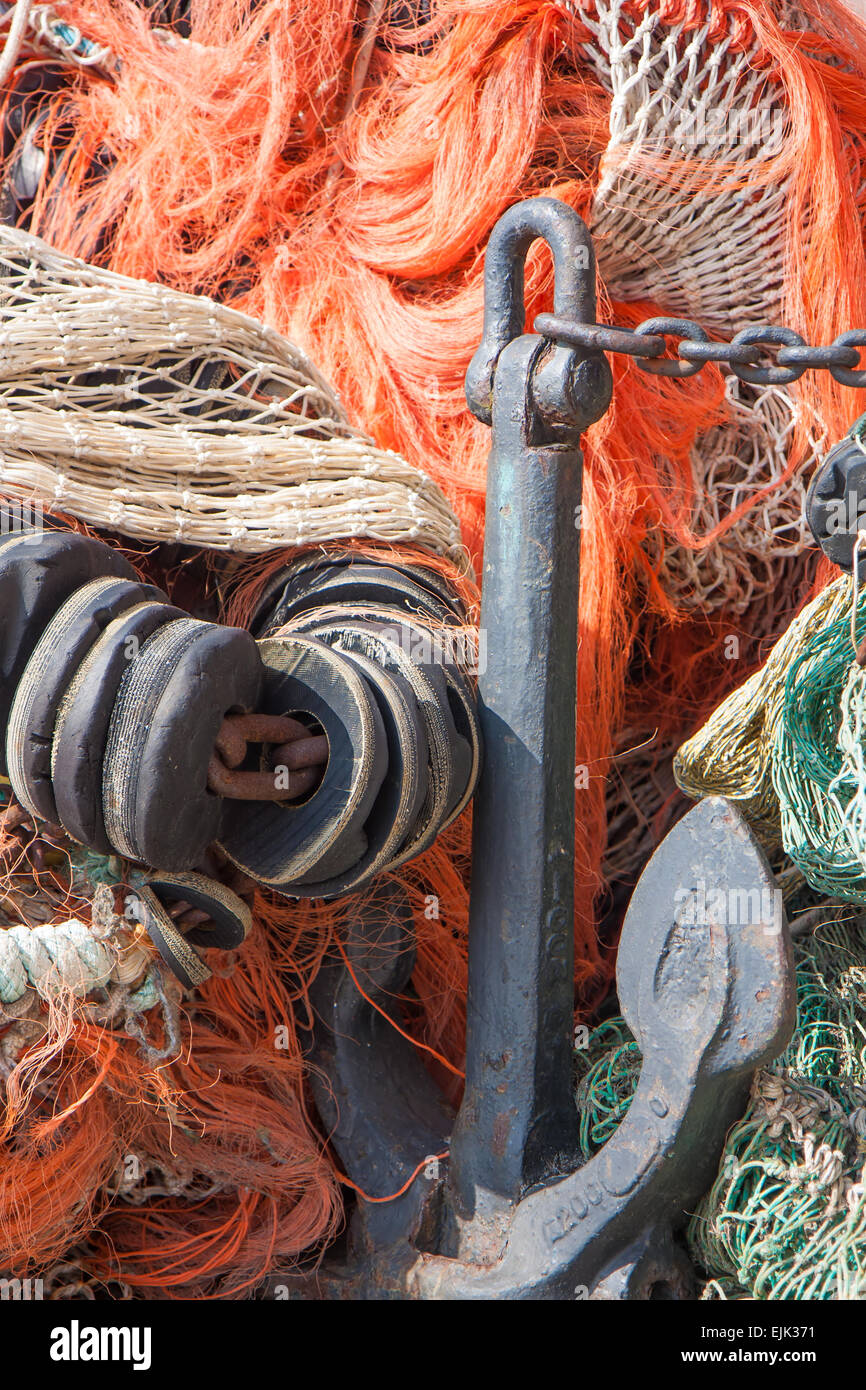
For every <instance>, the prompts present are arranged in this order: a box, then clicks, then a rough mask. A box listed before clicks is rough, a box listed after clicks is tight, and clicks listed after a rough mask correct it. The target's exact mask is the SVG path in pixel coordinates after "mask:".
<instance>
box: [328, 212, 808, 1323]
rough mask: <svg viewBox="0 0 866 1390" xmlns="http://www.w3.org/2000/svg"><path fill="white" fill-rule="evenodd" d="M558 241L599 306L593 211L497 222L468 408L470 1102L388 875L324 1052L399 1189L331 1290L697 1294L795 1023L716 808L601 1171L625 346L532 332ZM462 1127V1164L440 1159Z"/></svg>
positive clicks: (642, 965) (664, 941)
mask: <svg viewBox="0 0 866 1390" xmlns="http://www.w3.org/2000/svg"><path fill="white" fill-rule="evenodd" d="M537 238H543V239H544V240H546V241H547V242H548V244H549V245H550V247H551V250H552V252H553V256H554V265H555V271H556V283H555V308H556V312H557V313H558V314H563V313H566V314H569V315H571V316H573V317H576V318H579V319H580V320H581V321H582V322H588V323H591V322H593V321H594V317H595V270H594V258H593V253H592V247H591V243H590V240H589V236H588V233H587V231H586V228H585V226H584V224H583V223H582V222H581V220H580V218H579V217H578V216H577V215H576V214H575V213H574V212H573V211H572V210H571V209H570V208H568V207H566V206H565V205H563V204H560V203H558V202H556V201H554V200H552V199H547V198H540V199H534V200H531V201H530V202H527V203H524V204H520V205H518V206H516V207H513V208H511V209H510V210H509V211H508V212H507V213H506V214H505V215H504V217H503V218H502V219H500V222H499V223H498V224H497V226H496V228H495V229H494V232H493V235H492V236H491V241H490V246H489V248H488V253H487V261H486V270H485V295H486V312H485V331H484V338H483V341H482V344H481V347H480V348H479V350H478V353H477V354H476V356H475V358H474V359H473V362H472V364H471V366H470V369H469V372H468V375H467V398H468V400H469V403H470V407H471V408H472V409H473V411H474V412H475V413H476V414H477V415H478V416H479V417H480V418H481V419H483V420H486V421H487V422H488V423H490V422H492V424H493V452H492V455H491V460H490V468H489V473H488V489H487V532H486V537H485V560H484V569H485V574H484V594H483V606H482V615H481V623H482V627H483V628H485V629H486V633H487V650H488V653H489V656H488V664H487V669H486V671H485V672H483V673H482V674H481V676H480V680H479V697H480V717H481V722H482V730H483V734H484V742H485V764H484V769H483V772H482V777H481V781H480V784H479V790H478V793H477V798H476V807H475V842H474V855H473V864H474V872H473V881H472V894H471V912H470V934H469V941H470V948H469V997H468V1039H467V1069H466V1092H465V1096H464V1100H463V1103H462V1106H461V1108H460V1111H459V1113H458V1115H457V1116H456V1118H454V1119H453V1122H452V1117H451V1116H450V1114H449V1112H448V1109H447V1107H446V1106H445V1105H444V1104H443V1102H442V1100H441V1098H440V1097H439V1096H438V1095H437V1093H436V1090H435V1087H434V1085H433V1083H432V1081H431V1079H430V1077H429V1075H428V1073H427V1072H426V1070H425V1069H424V1067H423V1065H422V1063H421V1061H420V1058H419V1056H418V1054H417V1052H415V1051H414V1050H413V1049H412V1047H411V1045H410V1044H409V1043H408V1042H407V1041H406V1040H405V1039H403V1038H402V1037H401V1036H400V1035H399V1034H398V1033H397V1032H396V1030H394V1029H393V1028H392V1027H391V1026H390V1024H389V1023H388V1021H387V1017H383V1013H385V1014H386V1015H387V1012H388V1008H389V1004H390V1003H391V1000H392V997H393V995H394V994H396V993H398V992H399V989H400V988H401V987H402V985H403V984H405V982H406V980H408V977H409V974H410V973H411V968H412V947H411V919H410V914H409V911H408V907H407V905H406V904H405V902H402V901H401V892H400V890H399V889H398V888H395V887H394V886H393V885H392V886H389V887H387V888H386V889H383V890H382V891H383V892H385V893H387V894H388V895H390V901H387V902H385V901H382V900H380V901H379V902H378V903H374V905H373V907H372V908H371V909H369V910H368V912H367V914H366V915H365V916H364V917H363V919H362V920H360V921H359V922H358V924H357V927H356V929H355V931H354V932H353V933H352V934H351V937H350V940H349V942H348V943H347V946H346V960H345V963H343V964H334V965H333V966H332V967H330V968H329V969H328V970H327V971H325V972H323V973H322V975H321V977H320V980H319V984H318V992H317V995H316V997H315V1000H314V1003H315V1006H316V1008H317V1011H318V1014H319V1017H320V1023H319V1025H318V1026H317V1029H316V1043H315V1048H314V1053H313V1058H312V1060H313V1061H314V1062H315V1063H317V1064H318V1066H319V1067H320V1068H321V1079H320V1081H319V1082H318V1084H317V1099H318V1102H319V1106H320V1109H321V1112H322V1115H323V1118H324V1119H325V1121H326V1123H327V1125H328V1128H329V1130H330V1132H331V1134H332V1139H333V1142H334V1145H335V1147H336V1149H337V1151H338V1153H339V1154H340V1157H341V1160H342V1162H343V1164H344V1166H345V1168H346V1171H347V1173H348V1175H349V1176H350V1177H351V1178H352V1179H353V1181H354V1182H356V1183H357V1184H358V1185H359V1187H361V1188H362V1189H363V1190H364V1191H365V1192H366V1193H367V1194H368V1195H369V1196H371V1197H373V1198H379V1199H381V1198H382V1197H384V1196H386V1195H387V1194H389V1193H393V1192H395V1191H397V1190H398V1189H400V1190H401V1195H400V1197H399V1198H397V1199H396V1200H395V1201H393V1202H382V1201H381V1200H379V1201H373V1202H370V1201H366V1200H364V1199H363V1198H362V1199H361V1200H360V1201H359V1203H358V1206H357V1210H356V1212H355V1215H354V1218H353V1221H352V1224H351V1227H350V1230H349V1234H348V1243H347V1248H346V1250H345V1251H343V1252H342V1254H341V1255H340V1256H332V1258H331V1259H329V1260H328V1261H326V1263H325V1264H324V1265H323V1266H321V1267H320V1269H319V1270H318V1272H317V1274H316V1276H315V1279H314V1280H313V1281H312V1282H311V1284H310V1286H309V1292H310V1293H311V1294H312V1295H313V1296H316V1295H317V1294H318V1295H319V1296H326V1297H341V1296H342V1297H350V1298H383V1297H384V1298H389V1297H390V1298H462V1299H471V1298H505V1299H523V1298H574V1297H576V1296H577V1297H581V1296H593V1297H616V1298H623V1297H624V1298H635V1297H650V1296H653V1295H654V1294H655V1293H657V1292H658V1291H659V1290H663V1291H665V1292H666V1293H667V1294H668V1296H671V1297H684V1296H685V1297H687V1296H689V1291H690V1279H689V1270H688V1265H687V1261H686V1260H685V1257H684V1256H683V1255H682V1254H680V1253H679V1252H678V1250H677V1248H676V1246H675V1244H674V1240H673V1233H674V1231H675V1229H676V1227H677V1226H678V1225H679V1224H681V1223H682V1221H683V1220H684V1217H685V1212H686V1211H687V1209H688V1206H689V1204H690V1203H691V1202H693V1201H694V1200H695V1198H696V1197H697V1196H698V1195H700V1192H701V1191H702V1190H703V1189H704V1187H705V1186H706V1185H707V1183H708V1182H709V1181H710V1180H711V1177H712V1173H713V1171H714V1167H715V1165H716V1164H717V1162H718V1158H719V1154H720V1152H721V1148H722V1144H723V1141H724V1135H725V1131H726V1129H727V1127H728V1125H729V1124H730V1122H731V1120H732V1119H733V1118H734V1117H735V1116H736V1114H737V1113H738V1110H741V1109H742V1107H743V1106H744V1104H745V1098H746V1095H747V1092H748V1087H749V1083H750V1077H751V1073H752V1071H753V1069H754V1068H755V1067H756V1066H757V1065H759V1064H760V1063H761V1062H762V1061H765V1060H767V1059H768V1058H770V1057H772V1056H773V1055H775V1053H776V1052H777V1051H778V1050H780V1049H781V1047H782V1046H783V1045H784V1042H785V1040H786V1038H787V1036H788V1034H789V1033H790V1029H791V1027H792V1026H793V968H792V964H791V959H790V951H789V945H788V941H787V935H786V926H785V923H784V915H783V913H782V911H781V906H780V899H779V897H778V895H777V893H776V891H775V886H774V880H773V876H772V873H771V871H770V869H769V866H768V865H767V862H766V859H765V857H764V855H763V852H762V851H761V849H760V847H759V846H758V845H757V843H756V842H755V841H754V839H753V837H752V836H751V833H750V832H749V830H748V828H747V827H746V825H745V823H744V822H743V821H742V819H741V818H740V817H739V815H738V813H737V812H736V811H735V810H734V809H733V808H732V807H731V806H730V805H729V804H728V803H726V802H724V801H721V800H720V799H713V800H711V801H708V802H705V803H702V804H701V805H700V806H698V807H697V808H696V809H695V810H693V811H692V812H691V813H690V814H689V815H688V816H687V817H685V819H684V820H683V821H681V822H680V824H679V825H678V826H677V827H675V829H674V830H673V831H672V832H671V834H670V835H669V836H668V838H667V840H666V841H665V842H664V844H663V845H662V847H661V848H660V849H659V851H658V852H657V854H656V855H655V856H654V858H653V860H652V861H651V863H650V865H649V866H648V868H647V870H646V871H645V874H644V876H643V877H642V879H641V882H640V883H639V884H638V887H637V889H636V890H635V893H634V896H633V899H632V903H631V905H630V908H629V912H628V915H627V920H626V924H625V926H624V929H623V938H622V946H621V949H620V956H619V962H618V984H619V990H620V1002H621V1005H622V1008H623V1011H624V1013H625V1016H626V1018H627V1020H628V1021H629V1023H630V1026H631V1027H632V1029H633V1031H634V1032H635V1035H636V1037H637V1038H638V1041H639V1043H640V1045H641V1048H642V1051H643V1055H644V1067H643V1071H642V1075H641V1081H640V1085H639V1088H638V1092H637V1095H636V1097H635V1099H634V1101H633V1104H632V1108H631V1111H630V1112H629V1115H628V1116H627V1118H626V1120H625V1121H624V1122H623V1124H622V1125H621V1126H620V1129H619V1130H618V1131H617V1133H616V1134H615V1135H614V1136H613V1138H612V1139H611V1140H610V1141H609V1143H608V1144H607V1145H606V1146H605V1148H604V1149H603V1150H602V1152H601V1153H600V1154H598V1155H597V1156H596V1158H594V1159H593V1160H592V1161H591V1162H590V1163H588V1164H586V1165H585V1166H584V1167H582V1168H581V1167H579V1166H578V1160H577V1156H576V1119H577V1117H576V1111H575V1106H574V1099H573V1086H574V1082H573V1075H572V1056H571V1048H572V1018H573V958H574V943H573V931H572V919H573V889H572V875H573V844H574V787H573V767H574V710H575V693H576V692H575V670H576V643H577V589H578V572H579V531H578V530H576V529H575V525H574V521H575V508H576V507H577V506H579V504H580V485H581V455H580V451H579V448H578V440H579V435H580V433H581V431H582V430H583V429H585V428H586V427H587V426H588V425H589V424H591V423H592V422H593V421H594V420H596V419H598V418H599V416H600V415H601V414H602V413H603V411H604V410H605V409H606V407H607V404H608V402H609V399H610V390H611V384H610V375H609V370H608V367H607V363H606V360H605V358H604V357H603V356H602V354H601V353H600V352H596V351H592V350H584V349H579V348H565V347H560V346H555V345H553V344H550V343H548V342H547V341H546V340H545V339H543V338H541V337H538V336H536V335H534V334H527V335H525V334H523V331H522V330H523V263H524V259H525V256H526V252H527V250H528V248H529V246H530V244H531V243H532V242H533V241H534V240H535V239H537ZM702 882H703V883H704V884H709V885H710V887H711V893H712V897H711V899H709V898H708V895H707V893H706V891H705V889H702V887H701V884H702ZM733 904H737V908H736V911H733V910H732V905H733ZM742 904H745V907H744V908H743V910H742V911H741V910H740V905H742ZM741 918H742V919H743V920H741ZM734 919H736V920H734ZM362 991H363V992H362ZM364 996H366V998H365V997H364ZM371 1001H372V1002H371ZM449 1134H450V1158H449V1160H448V1163H447V1165H445V1164H443V1163H440V1162H439V1159H438V1157H437V1156H439V1155H441V1153H442V1152H443V1151H444V1150H445V1149H447V1148H448V1147H449ZM425 1160H427V1161H426V1163H425ZM434 1160H435V1161H434ZM416 1173H417V1176H415V1177H414V1179H413V1174H416Z"/></svg>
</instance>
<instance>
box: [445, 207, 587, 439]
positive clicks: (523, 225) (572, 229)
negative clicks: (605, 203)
mask: <svg viewBox="0 0 866 1390" xmlns="http://www.w3.org/2000/svg"><path fill="white" fill-rule="evenodd" d="M535 241H544V242H546V243H547V245H548V246H549V247H550V250H551V254H552V256H553V270H554V284H553V303H554V314H555V315H556V316H562V317H568V318H572V319H577V320H578V321H579V322H581V323H594V322H595V252H594V251H593V247H592V240H591V238H590V235H589V231H588V230H587V226H586V223H585V222H584V221H583V219H582V218H581V217H580V216H579V215H578V214H577V213H576V212H575V211H574V209H573V208H571V207H569V206H568V204H567V203H561V202H559V200H558V199H556V198H530V199H529V200H528V201H526V202H523V203H516V204H515V205H514V206H513V207H511V208H509V209H508V211H507V212H505V213H504V214H503V216H502V217H501V218H500V219H499V221H498V222H497V224H496V226H495V227H494V229H493V231H492V233H491V236H490V241H489V244H488V247H487V253H486V257H485V262H484V326H483V333H482V338H481V342H480V344H479V346H478V349H477V351H476V352H475V355H474V356H473V358H472V361H471V362H470V364H469V368H468V370H467V372H466V400H467V403H468V405H469V409H470V410H471V411H472V413H473V415H474V416H475V417H476V418H477V419H478V420H480V421H481V422H482V423H483V424H485V425H491V424H492V423H493V399H494V379H495V376H496V369H497V366H498V364H499V361H500V358H501V356H502V354H503V352H504V351H505V349H506V348H507V347H508V346H509V344H510V343H512V342H513V341H514V340H515V339H518V338H520V337H521V336H523V332H524V327H525V320H526V310H525V306H524V289H525V266H526V256H527V253H528V251H529V248H530V246H531V245H532V244H533V242H535ZM532 336H533V337H534V336H535V335H532ZM536 346H537V349H538V352H537V356H536V359H535V361H534V363H533V369H532V372H531V388H530V390H531V404H532V407H533V414H534V415H536V416H538V417H540V420H539V423H541V424H542V427H543V426H547V433H548V434H549V435H551V437H553V436H554V435H556V434H559V433H561V431H562V430H563V429H565V430H567V431H568V433H569V435H574V434H575V433H577V434H579V433H580V432H581V431H582V430H584V429H586V428H587V426H588V425H590V424H592V423H593V422H594V421H595V420H597V419H599V418H600V416H601V415H603V414H604V412H605V410H606V409H607V407H608V405H609V403H610V395H611V374H610V368H609V366H608V363H607V360H606V358H605V357H604V355H603V354H602V353H601V352H596V351H591V350H586V349H584V348H575V347H569V346H565V345H561V344H550V343H548V342H547V341H546V340H545V339H543V338H536Z"/></svg>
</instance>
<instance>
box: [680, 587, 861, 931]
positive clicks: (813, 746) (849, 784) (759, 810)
mask: <svg viewBox="0 0 866 1390" xmlns="http://www.w3.org/2000/svg"><path fill="white" fill-rule="evenodd" d="M852 601H853V593H852V582H851V580H850V579H848V578H847V577H845V576H842V577H841V578H840V579H838V580H836V581H835V583H833V584H831V585H829V586H828V587H827V588H826V589H825V590H824V591H823V593H822V594H821V595H819V597H818V598H817V599H816V600H814V602H813V603H811V604H809V606H808V607H807V608H805V609H804V610H803V612H802V613H801V614H800V615H799V617H798V618H797V619H796V620H795V622H794V623H792V625H791V627H790V628H789V629H788V631H787V632H786V633H785V635H784V637H782V638H781V639H780V640H779V642H777V643H776V646H775V647H774V648H773V651H772V653H771V654H770V658H769V660H768V661H767V663H766V665H765V666H764V667H763V668H762V669H761V670H760V671H757V672H755V674H754V675H753V676H751V677H750V678H749V680H748V681H746V683H745V685H743V686H741V687H740V689H739V690H737V691H734V693H733V694H732V695H731V696H729V698H728V699H727V700H725V701H724V702H723V704H722V705H720V706H719V708H718V709H717V710H716V711H715V712H714V714H713V715H712V716H711V718H710V719H709V720H708V721H707V723H706V724H705V725H704V727H703V728H702V729H701V730H700V731H699V732H698V733H697V734H696V735H695V736H694V737H693V738H692V739H690V740H689V741H688V743H685V744H684V745H683V746H682V748H681V749H680V750H679V752H678V754H677V757H676V760H675V762H674V775H675V777H676V779H677V781H678V783H679V785H680V786H681V787H682V789H683V790H684V791H685V792H687V793H688V794H689V795H691V796H706V795H708V794H710V793H714V792H718V793H721V794H722V795H725V796H728V797H730V798H731V800H733V801H736V802H737V803H738V805H739V807H740V809H741V810H742V812H743V814H744V815H745V816H746V819H747V820H749V821H751V823H752V825H753V827H754V829H755V830H756V832H757V833H758V834H759V836H760V837H761V838H762V839H763V841H764V843H765V844H766V845H767V847H768V848H771V847H772V846H773V845H774V844H778V842H779V840H781V844H782V846H783V848H784V850H785V853H786V854H787V855H788V856H789V858H790V859H791V861H792V863H793V864H794V865H795V866H796V867H797V868H798V869H799V870H800V872H801V873H802V874H803V875H804V877H805V879H806V881H807V882H808V883H809V884H810V885H811V886H812V887H813V888H814V889H816V890H817V891H818V892H819V893H823V894H825V895H827V896H830V897H842V898H845V899H847V900H849V901H851V902H857V903H860V904H863V905H866V670H864V668H862V667H860V666H859V665H858V664H857V662H856V661H855V659H854V650H853V647H852V621H851V619H852V612H851V605H852ZM857 610H858V611H857V624H856V627H857V628H858V629H860V630H862V627H863V623H864V620H866V589H863V590H861V592H860V593H859V595H858V596H857Z"/></svg>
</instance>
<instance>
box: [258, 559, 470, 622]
mask: <svg viewBox="0 0 866 1390" xmlns="http://www.w3.org/2000/svg"><path fill="white" fill-rule="evenodd" d="M305 580H306V583H304V581H305ZM291 588H292V589H294V590H296V592H294V593H284V594H283V596H282V597H281V599H280V602H279V604H278V605H277V609H276V611H275V613H274V618H273V624H274V625H276V626H279V627H282V626H284V625H285V624H287V623H288V622H289V621H290V620H291V619H292V618H295V617H297V616H298V615H299V614H301V613H309V612H310V611H311V610H312V609H314V608H315V609H326V608H330V607H333V606H334V605H335V604H337V605H343V604H350V605H353V604H357V603H364V604H373V605H378V606H380V607H381V606H385V607H386V608H388V607H390V608H394V609H395V610H396V611H397V612H398V613H416V612H420V613H422V614H427V615H428V616H429V617H433V618H434V619H436V620H437V621H438V622H440V623H447V622H448V621H449V620H450V621H451V622H453V620H454V615H453V613H452V611H451V609H450V608H449V607H448V606H447V605H446V604H445V603H444V602H443V601H442V599H440V598H439V597H438V596H437V595H436V594H433V593H431V591H430V590H429V589H425V588H424V587H423V586H422V585H421V584H419V583H417V582H416V581H415V580H414V579H411V578H410V577H409V576H408V575H405V574H403V573H402V572H401V571H400V570H397V569H391V568H387V567H385V566H378V567H377V566H374V565H345V566H338V565H329V566H327V567H326V568H324V569H319V570H310V571H307V572H306V573H305V574H303V575H301V576H300V577H299V579H298V580H296V581H295V583H294V584H293V585H292V586H291Z"/></svg>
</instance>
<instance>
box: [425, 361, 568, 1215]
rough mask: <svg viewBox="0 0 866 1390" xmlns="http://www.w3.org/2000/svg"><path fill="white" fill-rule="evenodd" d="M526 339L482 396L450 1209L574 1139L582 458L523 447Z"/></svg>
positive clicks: (468, 1205) (555, 1161) (524, 1175)
mask: <svg viewBox="0 0 866 1390" xmlns="http://www.w3.org/2000/svg"><path fill="white" fill-rule="evenodd" d="M542 346H543V345H542V343H541V340H540V339H538V338H534V337H531V336H524V337H521V338H518V339H516V340H514V341H512V342H511V343H510V344H509V345H508V347H506V348H505V349H504V351H503V353H502V355H501V357H500V359H499V362H498V365H497V369H496V376H495V381H494V390H493V441H494V442H493V451H492V454H491V458H490V463H489V469H488V483H487V521H486V534H485V549H484V586H483V601H482V610H481V627H482V629H483V630H484V632H485V635H486V649H487V653H488V656H487V666H486V670H485V671H484V672H483V673H481V674H480V677H479V712H480V717H481V725H482V734H483V738H484V748H485V763H484V770H483V773H482V777H481V781H480V785H479V789H478V792H477V795H476V801H475V813H474V825H475V831H474V842H473V876H472V891H471V908H470V926H469V994H468V1037H467V1072H466V1093H465V1098H464V1102H463V1106H462V1108H461V1111H460V1115H459V1118H458V1122H457V1126H456V1130H455V1134H454V1137H453V1142H452V1148H451V1183H452V1191H453V1193H454V1196H455V1200H456V1203H457V1206H458V1209H462V1210H463V1212H464V1213H466V1212H468V1211H471V1210H472V1209H473V1203H474V1196H473V1191H474V1189H475V1188H476V1187H481V1188H486V1189H488V1190H489V1191H491V1192H494V1193H497V1194H499V1195H500V1196H503V1197H506V1198H508V1199H510V1200H516V1198H517V1197H518V1196H519V1194H520V1192H521V1190H522V1189H523V1188H524V1187H525V1186H526V1185H527V1184H530V1183H532V1182H534V1181H537V1180H538V1179H539V1178H540V1177H542V1176H543V1175H544V1174H546V1173H548V1172H550V1171H552V1170H555V1169H557V1168H558V1167H559V1165H560V1164H561V1163H562V1162H564V1161H567V1160H568V1158H569V1157H570V1156H571V1155H572V1154H573V1152H574V1148H575V1132H576V1115H575V1108H574V1102H573V1098H572V1095H571V1043H572V1023H573V1006H574V998H573V995H574V985H573V980H574V934H573V917H574V887H573V845H574V748H575V732H574V731H575V668H576V660H577V607H578V577H579V547H580V531H579V529H578V528H577V526H576V520H577V518H578V516H579V512H578V511H577V508H578V507H579V505H580V497H581V480H582V456H581V453H580V450H579V448H578V447H577V445H576V443H574V442H572V443H567V444H559V445H549V444H547V445H542V446H540V447H533V445H532V444H531V443H530V442H529V436H530V435H531V433H532V418H531V416H532V408H531V403H530V400H529V386H528V383H529V382H530V380H531V377H532V369H533V366H534V364H535V362H536V360H537V358H538V356H539V354H540V351H541V349H542Z"/></svg>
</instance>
